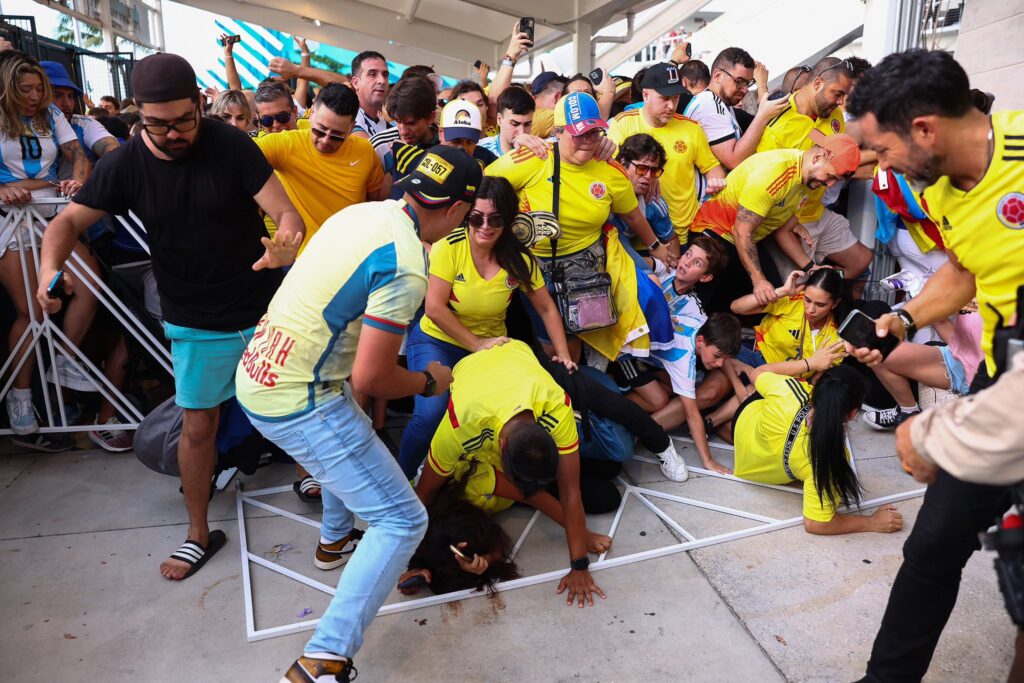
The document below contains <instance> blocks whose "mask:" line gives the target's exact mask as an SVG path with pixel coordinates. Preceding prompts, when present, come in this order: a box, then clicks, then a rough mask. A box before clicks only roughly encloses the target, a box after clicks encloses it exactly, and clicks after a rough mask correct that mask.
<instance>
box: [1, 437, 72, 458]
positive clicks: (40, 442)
mask: <svg viewBox="0 0 1024 683" xmlns="http://www.w3.org/2000/svg"><path fill="white" fill-rule="evenodd" d="M11 443H13V444H14V445H16V446H21V447H22V448H28V449H29V450H33V451H39V452H40V453H63V452H64V451H70V450H71V449H72V448H74V447H75V440H74V439H72V438H71V437H70V436H68V435H67V434H38V433H37V434H27V435H25V436H18V435H17V434H15V435H12V436H11Z"/></svg>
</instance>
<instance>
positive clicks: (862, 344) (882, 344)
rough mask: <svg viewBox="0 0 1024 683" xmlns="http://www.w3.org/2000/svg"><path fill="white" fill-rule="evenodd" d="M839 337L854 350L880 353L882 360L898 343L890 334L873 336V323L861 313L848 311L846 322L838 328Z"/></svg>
mask: <svg viewBox="0 0 1024 683" xmlns="http://www.w3.org/2000/svg"><path fill="white" fill-rule="evenodd" d="M839 336H840V337H842V338H843V339H844V340H845V341H848V342H850V344H851V345H853V346H854V348H868V349H877V350H879V351H881V352H882V358H886V357H887V356H888V355H889V354H890V353H892V351H893V349H895V348H896V347H897V346H899V343H900V340H899V339H897V338H896V337H894V336H893V335H892V333H889V334H887V335H886V336H884V337H879V336H878V335H877V334H875V321H874V320H872V319H871V317H870V316H868V315H866V314H865V313H863V312H862V311H850V315H848V316H846V320H844V321H843V324H842V325H840V326H839Z"/></svg>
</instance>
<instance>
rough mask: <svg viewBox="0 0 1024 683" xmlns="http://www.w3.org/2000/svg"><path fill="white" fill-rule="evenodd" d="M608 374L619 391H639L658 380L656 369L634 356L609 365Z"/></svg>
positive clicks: (624, 357)
mask: <svg viewBox="0 0 1024 683" xmlns="http://www.w3.org/2000/svg"><path fill="white" fill-rule="evenodd" d="M608 372H609V373H610V374H611V376H612V379H614V380H615V384H616V385H618V387H619V389H621V390H623V391H626V390H628V389H639V388H640V387H642V386H645V385H647V384H650V383H651V382H653V381H655V380H656V379H657V376H656V375H655V374H654V368H652V367H651V366H650V365H648V364H647V363H644V362H641V361H638V360H637V359H635V358H633V357H632V356H623V357H622V358H620V359H618V360H617V361H615V362H613V363H609V364H608Z"/></svg>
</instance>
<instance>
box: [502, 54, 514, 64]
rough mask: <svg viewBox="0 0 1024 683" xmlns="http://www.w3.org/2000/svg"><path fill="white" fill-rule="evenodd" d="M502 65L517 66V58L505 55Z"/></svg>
mask: <svg viewBox="0 0 1024 683" xmlns="http://www.w3.org/2000/svg"><path fill="white" fill-rule="evenodd" d="M501 65H502V66H515V65H516V60H514V59H512V58H511V57H509V56H508V55H505V56H504V57H502V58H501Z"/></svg>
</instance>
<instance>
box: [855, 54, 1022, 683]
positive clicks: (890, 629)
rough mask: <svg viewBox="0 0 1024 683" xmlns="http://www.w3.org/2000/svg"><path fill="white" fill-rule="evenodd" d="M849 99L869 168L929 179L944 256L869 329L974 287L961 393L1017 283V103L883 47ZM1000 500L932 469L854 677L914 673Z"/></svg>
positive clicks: (897, 331)
mask: <svg viewBox="0 0 1024 683" xmlns="http://www.w3.org/2000/svg"><path fill="white" fill-rule="evenodd" d="M848 105H849V106H848V109H849V111H850V113H851V114H852V115H854V116H856V117H858V118H859V120H860V122H861V130H862V131H863V134H864V140H865V143H866V146H867V147H868V148H870V149H873V150H874V151H876V152H877V153H878V161H879V167H880V168H881V169H882V170H887V169H889V168H892V169H893V170H894V171H897V172H903V173H905V174H906V176H907V178H908V179H909V180H910V182H911V183H912V186H915V187H916V189H921V188H927V189H925V190H924V193H923V198H924V206H925V208H926V210H927V211H928V213H929V214H930V216H931V218H932V220H933V221H934V222H935V223H936V225H938V226H939V227H940V229H941V230H942V236H943V239H944V241H945V243H946V246H947V248H948V250H949V254H950V259H949V263H947V264H946V265H944V266H943V267H942V268H940V269H939V270H938V272H936V273H935V275H933V276H932V277H931V278H930V279H929V281H928V284H927V285H926V286H925V288H924V290H923V291H922V292H921V294H920V295H919V296H917V297H915V298H914V299H912V300H911V301H910V302H909V303H907V305H906V306H905V307H904V308H903V309H901V310H899V311H896V312H895V313H892V314H887V315H884V316H882V317H881V318H879V319H878V320H877V325H876V327H877V333H878V335H879V337H884V336H886V335H887V334H892V335H894V336H896V337H897V338H899V339H907V338H909V337H911V336H913V334H914V332H915V331H916V329H917V327H918V326H924V325H928V324H930V323H932V322H935V321H937V320H941V319H943V318H945V317H947V316H950V315H952V314H954V313H956V312H957V311H958V310H959V309H960V308H961V307H962V306H964V305H965V304H966V303H967V302H968V301H970V299H971V298H972V297H974V296H975V295H976V296H977V299H978V306H979V310H980V311H981V314H982V318H983V320H984V332H983V336H982V350H983V351H984V352H985V365H984V366H983V367H982V368H979V370H978V375H977V377H976V378H975V380H974V383H973V385H972V387H971V391H972V393H974V392H976V391H979V390H981V389H983V388H984V387H986V386H987V385H989V384H991V383H992V381H993V380H994V378H995V377H996V375H997V373H998V369H999V364H998V363H997V360H998V359H997V357H996V353H995V352H994V345H993V338H994V335H995V332H996V329H997V327H1001V326H1002V325H1004V324H1005V321H1006V320H1008V319H1009V318H1010V317H1011V316H1012V314H1013V312H1014V309H1015V305H1016V298H1017V288H1018V286H1019V285H1021V284H1022V283H1024V230H1022V228H1024V194H1022V193H1021V190H1022V189H1024V151H1022V150H1021V147H1022V146H1024V145H1022V143H1021V141H1024V112H1019V111H1004V112H999V113H996V114H994V115H992V116H991V117H989V116H986V115H985V114H983V113H981V112H980V111H978V110H977V109H976V108H975V107H974V105H973V102H972V99H971V92H970V85H969V83H968V79H967V74H966V73H965V72H964V70H963V69H962V68H961V67H960V65H959V64H957V62H956V61H955V60H954V59H953V57H952V56H951V55H949V54H947V53H943V52H927V51H924V50H910V51H907V52H904V53H900V54H894V55H890V56H888V57H886V59H885V60H883V61H882V62H881V63H880V64H879V65H878V66H877V67H875V68H873V69H871V70H870V71H868V72H867V73H866V74H865V75H864V77H863V78H862V79H861V81H860V82H859V84H858V86H857V89H856V90H855V91H854V93H853V95H852V96H851V98H850V100H849V103H848ZM849 350H850V352H851V353H852V354H853V355H854V356H856V357H857V358H858V359H859V360H861V361H862V362H865V363H868V364H869V365H875V364H877V363H879V362H881V360H882V354H881V353H880V352H879V351H878V350H874V349H868V348H859V349H854V348H850V349H849ZM915 422H916V420H915V421H914V422H910V421H908V422H907V423H904V429H903V431H902V434H898V435H897V437H898V438H899V439H901V440H902V439H905V438H906V434H907V430H910V431H911V433H915V432H916V431H918V430H917V429H915V427H914V423H915ZM908 425H909V426H908ZM1009 503H1010V498H1009V494H1008V492H1007V491H1006V489H1004V488H1001V487H994V486H990V485H985V484H974V483H969V482H967V481H964V480H961V479H959V478H957V477H955V476H953V475H952V474H950V473H948V472H946V471H943V470H938V471H937V472H936V473H935V479H934V482H933V483H932V484H931V486H930V487H929V489H928V493H927V494H926V495H925V499H924V504H923V505H922V507H921V511H920V513H919V514H918V518H917V522H916V524H915V525H914V529H913V531H912V532H911V534H910V538H908V539H907V543H906V545H905V546H904V561H903V565H902V567H901V568H900V571H899V573H898V574H897V576H896V580H895V582H894V584H893V588H892V593H891V594H890V596H889V604H888V607H887V608H886V612H885V616H884V617H883V618H882V624H881V627H880V629H879V632H878V636H877V637H876V639H875V644H874V648H873V650H872V653H871V660H870V661H869V662H868V670H867V675H866V677H865V679H864V680H866V681H895V680H898V681H904V680H908V681H910V680H913V681H917V680H920V679H921V677H922V676H923V675H924V674H925V672H926V671H927V669H928V665H929V662H930V661H931V657H932V653H933V652H934V650H935V646H936V643H937V642H938V639H939V636H940V635H941V633H942V629H943V628H944V627H945V625H946V621H947V620H948V619H949V615H950V612H951V611H952V609H953V606H954V604H955V603H956V598H957V592H958V590H959V587H960V575H961V572H962V570H963V567H964V565H965V564H966V563H967V560H968V559H969V558H970V556H971V554H972V553H973V552H974V551H975V550H977V549H978V548H979V544H978V537H977V533H978V532H979V531H982V530H984V529H985V528H986V527H988V526H989V525H990V524H991V523H992V522H993V521H994V520H995V519H997V518H998V517H999V515H1000V514H1001V513H1002V512H1003V511H1005V510H1006V509H1007V507H1008V506H1009Z"/></svg>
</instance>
